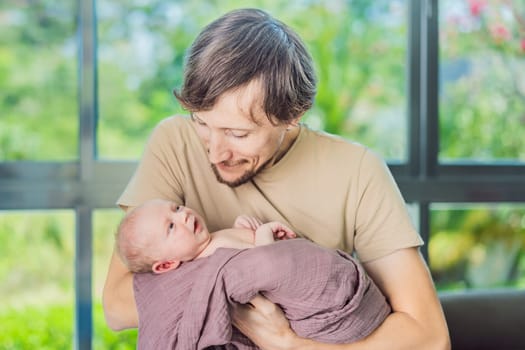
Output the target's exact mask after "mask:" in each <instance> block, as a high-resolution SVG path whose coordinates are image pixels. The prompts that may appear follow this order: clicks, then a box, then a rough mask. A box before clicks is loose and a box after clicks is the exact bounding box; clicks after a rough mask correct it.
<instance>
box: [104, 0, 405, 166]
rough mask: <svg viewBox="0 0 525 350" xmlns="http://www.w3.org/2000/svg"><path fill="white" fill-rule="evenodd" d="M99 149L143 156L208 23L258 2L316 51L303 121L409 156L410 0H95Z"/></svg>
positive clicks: (109, 154) (171, 108)
mask: <svg viewBox="0 0 525 350" xmlns="http://www.w3.org/2000/svg"><path fill="white" fill-rule="evenodd" d="M97 6H98V7H97V10H98V18H99V21H100V22H99V26H98V30H99V51H98V54H99V94H100V97H99V100H100V121H99V132H98V135H99V139H98V149H99V156H100V157H101V158H132V159H136V158H138V157H139V156H140V154H141V151H142V148H143V146H144V143H145V140H146V137H147V135H148V134H149V133H150V131H151V129H152V128H153V126H154V125H155V124H156V123H157V122H158V121H159V120H160V119H162V118H164V117H166V116H169V115H173V114H176V113H180V112H181V111H182V110H181V109H180V107H179V106H178V105H177V103H176V100H175V98H174V97H173V95H172V93H171V91H172V89H173V88H174V87H178V86H180V83H181V80H182V68H183V60H184V54H185V50H186V49H187V47H188V46H189V45H190V44H191V42H192V41H193V39H194V38H195V36H196V35H197V33H198V32H199V31H200V30H201V29H202V27H203V26H204V25H205V24H207V23H209V22H210V21H211V20H213V19H215V18H217V17H218V16H219V15H220V14H222V13H224V12H226V11H228V10H231V9H233V8H237V7H249V6H254V7H260V8H262V9H265V10H267V11H269V12H270V13H272V14H273V15H274V16H276V17H277V18H279V19H281V20H283V21H284V22H286V23H287V24H289V25H290V26H291V27H293V28H294V29H295V30H296V31H297V32H298V33H299V34H300V35H301V36H302V38H303V39H304V41H305V42H306V44H307V46H308V47H309V49H310V50H311V53H312V55H313V58H314V61H315V63H316V66H317V72H318V76H319V80H320V82H319V89H318V91H319V93H318V95H317V98H316V102H315V106H314V108H313V109H312V111H310V112H309V113H308V114H307V115H306V117H305V122H306V123H308V124H309V125H310V126H311V127H313V128H318V129H324V130H326V131H329V132H332V133H336V134H340V135H344V136H347V137H349V138H351V139H354V140H356V141H359V142H362V143H364V144H366V145H367V146H369V147H371V148H373V149H375V150H377V151H379V152H380V153H382V154H383V155H384V156H385V157H387V158H390V159H399V160H404V159H406V125H407V121H406V114H407V113H406V92H405V91H406V82H405V80H406V63H405V61H406V56H407V52H406V51H407V11H406V8H407V4H406V1H400V0H398V1H387V0H382V1H373V2H369V1H343V0H335V1H330V2H326V1H320V0H314V1H285V0H266V1H258V2H254V3H249V4H247V3H245V2H240V1H217V2H214V1H207V2H202V1H201V2H195V1H184V2H173V1H162V0H157V1H154V2H144V1H132V2H129V1H128V2H115V1H108V0H101V1H98V2H97Z"/></svg>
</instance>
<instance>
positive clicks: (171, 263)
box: [151, 260, 180, 274]
mask: <svg viewBox="0 0 525 350" xmlns="http://www.w3.org/2000/svg"><path fill="white" fill-rule="evenodd" d="M179 265H180V261H178V260H166V261H157V262H155V263H153V266H152V267H151V269H152V270H153V273H156V274H160V273H164V272H168V271H170V270H174V269H176V268H177V267H179Z"/></svg>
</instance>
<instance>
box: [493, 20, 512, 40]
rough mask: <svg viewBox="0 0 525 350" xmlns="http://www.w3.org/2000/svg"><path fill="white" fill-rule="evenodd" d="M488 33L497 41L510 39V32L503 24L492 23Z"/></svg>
mask: <svg viewBox="0 0 525 350" xmlns="http://www.w3.org/2000/svg"><path fill="white" fill-rule="evenodd" d="M490 34H491V35H492V38H493V39H494V40H495V41H497V42H499V43H500V42H503V41H507V40H510V38H511V33H510V31H509V30H508V29H507V27H505V26H504V25H503V24H494V25H492V26H491V27H490Z"/></svg>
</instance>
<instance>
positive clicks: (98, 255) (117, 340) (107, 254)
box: [93, 209, 137, 350]
mask: <svg viewBox="0 0 525 350" xmlns="http://www.w3.org/2000/svg"><path fill="white" fill-rule="evenodd" d="M122 215H123V211H122V210H120V209H106V210H96V211H94V214H93V323H94V325H93V330H94V331H93V333H94V334H93V348H94V349H120V350H128V349H129V350H134V349H136V347H137V344H136V342H137V340H136V339H137V331H136V330H125V331H120V332H114V331H112V330H111V329H109V328H108V326H107V324H106V321H105V319H104V311H103V309H102V289H103V287H104V281H105V279H106V273H107V269H108V266H109V260H110V258H111V254H112V252H113V243H114V241H115V238H114V237H115V230H116V228H117V226H118V223H119V221H120V219H121V218H122Z"/></svg>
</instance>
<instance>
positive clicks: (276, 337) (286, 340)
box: [231, 295, 298, 350]
mask: <svg viewBox="0 0 525 350" xmlns="http://www.w3.org/2000/svg"><path fill="white" fill-rule="evenodd" d="M231 316H232V319H233V324H234V326H235V327H237V328H238V329H239V330H240V331H241V332H242V333H243V334H244V335H246V336H247V337H248V338H250V339H251V340H252V341H253V342H254V343H255V344H256V345H257V346H258V347H260V348H261V349H263V350H264V349H268V350H270V349H271V350H279V349H289V344H291V343H292V342H293V339H294V338H298V336H297V335H296V334H295V333H294V332H293V331H292V330H291V328H290V324H289V323H288V320H287V319H286V318H285V317H284V314H283V312H282V310H281V309H280V308H279V307H278V306H277V305H275V304H274V303H272V302H271V301H269V300H267V299H266V298H264V297H262V296H260V295H257V296H256V297H255V298H253V299H252V300H251V301H250V303H249V304H237V305H235V306H233V307H232V309H231Z"/></svg>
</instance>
